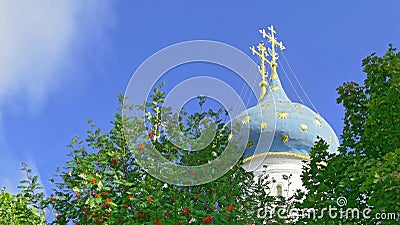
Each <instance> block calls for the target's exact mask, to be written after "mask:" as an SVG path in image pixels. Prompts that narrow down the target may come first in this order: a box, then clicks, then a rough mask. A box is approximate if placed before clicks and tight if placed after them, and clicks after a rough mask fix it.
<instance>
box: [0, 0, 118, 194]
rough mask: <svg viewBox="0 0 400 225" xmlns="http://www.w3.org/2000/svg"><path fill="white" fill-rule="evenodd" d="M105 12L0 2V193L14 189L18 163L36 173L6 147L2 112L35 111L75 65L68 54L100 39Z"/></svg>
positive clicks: (48, 2)
mask: <svg viewBox="0 0 400 225" xmlns="http://www.w3.org/2000/svg"><path fill="white" fill-rule="evenodd" d="M110 8H111V7H110V5H109V3H108V2H106V1H91V2H82V1H79V0H68V1H67V0H65V1H52V0H43V1H0V153H1V157H0V188H1V187H2V186H7V188H9V189H11V190H10V191H12V192H15V191H16V190H17V189H15V188H14V187H16V186H17V185H18V182H19V180H20V178H22V177H23V176H22V173H21V172H20V161H29V164H31V165H30V166H31V167H34V168H36V167H35V162H34V160H32V159H26V158H24V156H21V155H20V154H15V152H14V151H13V149H12V146H8V145H7V140H6V137H7V134H6V131H5V130H4V125H3V123H2V121H3V120H4V119H5V118H2V117H1V116H2V112H5V110H6V109H8V107H10V106H13V107H15V105H16V104H18V107H21V106H20V105H22V108H25V107H27V108H28V109H29V111H31V112H38V111H40V109H41V107H42V106H43V104H44V103H45V102H46V100H47V98H48V96H50V95H49V93H51V92H52V91H55V90H57V87H56V86H57V85H59V83H60V81H63V80H65V79H68V78H65V77H61V76H63V75H64V74H63V73H62V69H63V67H65V66H66V65H68V64H69V63H70V62H73V61H74V60H76V58H75V57H74V56H73V53H74V52H72V51H71V50H72V49H77V48H80V47H82V46H83V45H85V44H87V43H89V41H88V39H91V40H93V39H95V40H94V42H95V44H98V42H101V41H104V40H105V38H104V37H103V30H104V26H106V25H108V24H109V21H105V20H104V19H105V18H107V19H109V17H110V16H112V14H111V13H110ZM102 47H103V48H104V45H103V46H102ZM103 50H104V49H103ZM15 102H17V103H15ZM36 172H39V171H36Z"/></svg>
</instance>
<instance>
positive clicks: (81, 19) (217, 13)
mask: <svg viewBox="0 0 400 225" xmlns="http://www.w3.org/2000/svg"><path fill="white" fill-rule="evenodd" d="M135 2H138V1H129V2H128V1H85V2H84V3H82V1H77V0H76V1H57V3H55V2H53V1H35V2H33V1H24V2H22V1H21V2H19V1H0V153H1V156H0V186H6V187H7V188H8V189H9V190H11V191H16V190H17V189H16V185H17V184H18V182H19V180H20V178H21V177H22V174H21V172H20V171H19V169H20V162H21V161H24V162H27V163H28V164H29V165H30V166H31V167H33V168H34V170H35V171H36V173H38V174H40V176H41V178H42V182H43V183H44V184H45V185H46V188H47V189H49V188H51V186H49V185H48V182H47V181H46V180H47V178H50V177H52V175H53V174H54V171H55V169H56V167H57V166H63V165H64V163H65V161H66V160H67V153H68V151H69V149H68V148H67V147H66V145H67V144H68V143H69V140H70V139H71V138H72V137H74V136H76V135H78V136H80V137H85V136H84V134H85V130H86V129H88V128H89V127H88V126H87V124H86V121H87V120H88V119H92V120H94V121H95V123H96V124H98V125H99V126H101V127H102V128H103V129H104V130H108V129H109V128H110V123H109V121H110V120H111V119H112V117H113V113H114V112H115V108H116V106H117V103H118V102H117V95H118V94H119V93H123V92H124V91H125V88H126V86H127V85H128V82H129V80H130V78H131V76H132V74H133V72H134V71H135V69H136V68H137V67H138V66H139V65H140V64H141V63H142V62H143V61H144V60H145V59H146V58H147V57H149V56H151V55H152V54H154V53H155V52H157V51H158V50H160V49H162V48H165V47H167V46H169V45H171V44H175V43H179V42H182V41H189V40H197V39H202V40H204V39H206V40H214V41H220V42H224V43H227V44H229V45H232V46H234V47H236V48H238V49H240V50H242V51H244V52H245V53H246V54H248V55H249V56H251V53H250V51H249V46H251V45H256V44H258V43H259V41H260V40H261V37H260V35H259V33H258V30H259V29H260V28H267V27H268V26H269V25H271V24H273V25H274V26H275V28H276V30H277V32H278V38H279V39H280V40H282V41H283V42H284V44H285V45H286V48H287V49H286V50H285V55H286V58H287V59H288V60H289V63H290V65H291V66H292V68H293V69H294V71H295V73H296V75H297V77H298V79H299V80H300V82H301V84H302V86H303V87H304V89H305V90H306V92H307V94H308V95H309V96H310V98H311V100H312V102H313V103H314V105H315V106H316V108H317V109H318V111H319V112H320V113H321V114H322V115H323V116H324V117H325V119H326V120H327V121H328V122H329V123H330V124H331V125H332V127H333V129H334V130H335V131H336V133H338V134H340V132H341V129H342V126H343V125H342V117H343V108H342V106H340V105H337V104H336V97H337V93H336V90H335V89H336V87H337V86H339V85H341V84H342V83H343V82H346V81H357V82H361V81H362V80H363V79H364V74H363V73H362V68H361V60H362V59H363V58H365V57H366V56H368V55H369V54H371V53H372V52H377V53H378V55H383V54H384V53H385V51H386V50H387V48H388V44H389V43H393V44H394V46H395V47H400V29H399V25H398V21H399V18H398V12H397V11H398V9H399V8H400V3H399V2H398V1H395V0H392V1H379V2H378V1H266V0H264V1H252V2H247V3H244V2H243V3H236V2H234V1H206V0H203V1H159V2H156V1H141V3H135ZM251 57H253V56H251ZM253 59H255V58H254V57H253ZM190 71H194V72H193V74H190ZM179 72H182V73H183V74H182V77H181V78H176V79H172V78H166V79H167V82H169V83H167V85H170V86H171V85H172V84H174V83H176V82H177V81H178V80H182V79H186V78H188V77H190V76H191V75H193V76H196V75H198V74H201V73H206V72H208V73H218V74H223V75H222V76H220V77H219V78H221V79H223V78H225V79H226V80H224V81H225V82H227V83H230V84H232V86H233V87H235V88H236V87H240V86H241V83H240V81H238V80H235V79H233V78H231V77H230V75H229V73H226V74H224V73H225V72H226V71H225V72H224V71H223V70H221V69H220V68H211V67H207V66H205V67H202V66H199V65H196V66H194V67H192V68H190V67H189V68H187V69H186V70H179V69H177V70H176V71H175V73H179ZM281 79H282V83H283V85H284V87H285V88H286V90H287V93H288V95H289V96H290V97H291V98H292V99H293V100H297V99H296V97H295V95H294V93H293V91H292V90H291V88H290V86H289V84H288V82H287V81H286V80H285V78H284V77H283V75H282V74H281ZM292 81H293V79H292ZM297 90H299V89H297ZM238 92H240V91H238ZM306 104H308V105H309V103H306Z"/></svg>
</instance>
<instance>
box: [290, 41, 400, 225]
mask: <svg viewBox="0 0 400 225" xmlns="http://www.w3.org/2000/svg"><path fill="white" fill-rule="evenodd" d="M363 67H364V72H365V73H366V75H367V77H366V79H365V81H364V84H363V85H360V84H357V83H355V82H350V83H345V84H343V85H342V86H340V87H338V89H337V90H338V93H339V97H338V99H337V102H338V103H342V104H343V106H344V107H345V117H344V128H343V132H342V134H341V140H342V144H341V146H340V148H339V153H338V154H329V153H327V151H326V150H327V148H328V146H327V144H326V142H324V141H323V140H319V141H318V142H317V143H316V145H315V146H314V148H313V149H312V150H311V158H312V160H311V161H310V162H308V163H307V165H306V167H305V170H304V172H303V177H302V179H303V183H304V185H305V187H306V189H307V190H308V191H307V192H303V193H299V194H298V196H297V199H298V201H299V203H297V207H299V208H300V209H301V208H313V209H316V210H317V211H318V212H321V210H323V208H326V207H329V206H336V207H338V208H339V206H338V205H337V204H338V202H336V201H337V200H338V199H339V198H343V197H344V198H346V200H347V202H346V204H345V205H344V206H342V207H343V210H347V209H351V208H357V209H358V210H359V211H360V212H362V211H364V210H365V212H369V211H370V213H369V214H367V216H370V218H367V217H364V216H362V215H360V216H358V217H355V216H352V215H351V214H350V215H349V213H348V212H346V213H347V214H344V215H338V216H337V217H335V218H330V217H328V216H327V214H325V217H323V218H322V219H319V220H314V219H308V218H305V219H300V220H299V221H298V223H299V224H303V223H306V224H319V223H320V222H323V223H325V224H329V223H331V224H336V223H341V224H377V223H378V224H397V223H398V222H399V221H398V220H399V218H398V214H397V213H398V212H399V211H400V203H399V202H400V198H399V196H400V188H399V187H400V176H399V171H400V169H399V168H400V167H399V165H400V155H399V152H400V150H399V148H400V139H399V138H400V125H399V124H400V54H399V53H398V52H396V49H395V48H393V46H392V45H390V46H389V50H388V51H387V52H386V54H385V55H384V56H383V57H378V56H376V54H372V55H371V56H369V57H367V58H366V59H364V60H363ZM377 213H386V215H388V213H391V214H392V215H391V216H395V217H396V218H397V219H394V218H391V219H386V220H381V219H378V218H375V215H377Z"/></svg>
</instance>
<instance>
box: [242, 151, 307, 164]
mask: <svg viewBox="0 0 400 225" xmlns="http://www.w3.org/2000/svg"><path fill="white" fill-rule="evenodd" d="M265 156H292V157H295V158H299V159H304V160H310V156H308V155H305V154H300V153H295V152H263V153H260V154H255V155H252V156H249V157H247V158H245V159H243V161H242V163H245V162H247V161H249V160H252V159H254V158H258V157H265Z"/></svg>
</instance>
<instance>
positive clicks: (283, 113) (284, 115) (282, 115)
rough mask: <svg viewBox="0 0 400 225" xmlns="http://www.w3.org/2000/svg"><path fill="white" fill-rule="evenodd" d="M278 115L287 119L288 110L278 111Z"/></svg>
mask: <svg viewBox="0 0 400 225" xmlns="http://www.w3.org/2000/svg"><path fill="white" fill-rule="evenodd" d="M278 117H279V118H281V119H283V120H284V119H287V118H288V113H287V112H278Z"/></svg>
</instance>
